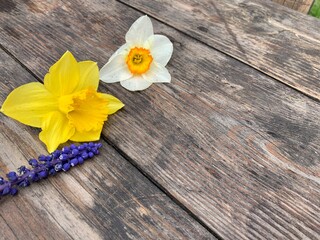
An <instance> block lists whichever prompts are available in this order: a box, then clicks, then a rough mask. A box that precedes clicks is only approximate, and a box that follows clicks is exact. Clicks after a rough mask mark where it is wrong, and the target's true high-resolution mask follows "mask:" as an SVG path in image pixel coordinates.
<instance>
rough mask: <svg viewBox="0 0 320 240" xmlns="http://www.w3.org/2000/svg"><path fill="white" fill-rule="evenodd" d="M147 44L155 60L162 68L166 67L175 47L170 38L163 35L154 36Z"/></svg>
mask: <svg viewBox="0 0 320 240" xmlns="http://www.w3.org/2000/svg"><path fill="white" fill-rule="evenodd" d="M147 43H148V44H149V49H150V51H151V55H152V57H153V59H154V60H155V61H156V62H157V63H159V64H161V65H162V66H166V65H167V63H168V62H169V60H170V58H171V56H172V52H173V45H172V42H170V40H169V38H167V37H166V36H163V35H153V36H151V37H149V39H148V41H147Z"/></svg>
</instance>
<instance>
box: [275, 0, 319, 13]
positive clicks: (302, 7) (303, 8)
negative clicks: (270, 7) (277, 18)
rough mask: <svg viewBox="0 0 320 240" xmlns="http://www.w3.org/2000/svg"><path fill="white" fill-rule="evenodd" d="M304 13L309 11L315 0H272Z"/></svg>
mask: <svg viewBox="0 0 320 240" xmlns="http://www.w3.org/2000/svg"><path fill="white" fill-rule="evenodd" d="M272 1H273V2H276V3H279V4H281V5H283V6H286V7H289V8H292V9H294V10H297V11H299V12H302V13H308V12H309V10H310V8H311V6H312V4H313V2H314V0H272Z"/></svg>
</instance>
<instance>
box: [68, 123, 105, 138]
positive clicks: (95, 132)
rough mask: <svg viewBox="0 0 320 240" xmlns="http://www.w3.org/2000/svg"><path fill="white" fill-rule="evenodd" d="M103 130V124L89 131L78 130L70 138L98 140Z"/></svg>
mask: <svg viewBox="0 0 320 240" xmlns="http://www.w3.org/2000/svg"><path fill="white" fill-rule="evenodd" d="M101 131H102V126H101V127H100V128H99V129H97V130H92V131H88V132H78V131H76V132H75V133H74V135H73V136H72V137H71V138H70V140H71V141H75V142H87V141H97V140H99V139H100V135H101Z"/></svg>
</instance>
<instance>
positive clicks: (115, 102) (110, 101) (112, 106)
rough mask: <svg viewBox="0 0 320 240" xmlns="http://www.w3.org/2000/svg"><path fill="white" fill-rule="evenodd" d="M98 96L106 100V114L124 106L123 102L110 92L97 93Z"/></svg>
mask: <svg viewBox="0 0 320 240" xmlns="http://www.w3.org/2000/svg"><path fill="white" fill-rule="evenodd" d="M98 96H99V97H100V98H102V99H104V100H106V106H105V107H106V109H107V112H108V115H110V114H113V113H115V112H116V111H118V110H120V109H121V108H123V107H124V104H123V103H122V102H121V101H120V100H119V99H118V98H116V97H114V96H112V95H110V94H105V93H98Z"/></svg>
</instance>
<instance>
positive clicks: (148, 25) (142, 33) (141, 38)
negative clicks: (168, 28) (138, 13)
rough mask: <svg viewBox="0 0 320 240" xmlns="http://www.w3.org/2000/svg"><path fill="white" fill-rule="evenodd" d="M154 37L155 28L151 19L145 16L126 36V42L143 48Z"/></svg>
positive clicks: (132, 26)
mask: <svg viewBox="0 0 320 240" xmlns="http://www.w3.org/2000/svg"><path fill="white" fill-rule="evenodd" d="M152 35H153V26H152V22H151V20H150V18H149V17H148V16H147V15H145V16H142V17H140V18H138V19H137V20H136V21H135V22H134V23H133V24H132V25H131V27H130V29H129V31H128V32H127V34H126V42H127V43H132V44H134V45H137V46H143V44H144V43H145V41H147V39H148V38H149V37H150V36H152Z"/></svg>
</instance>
